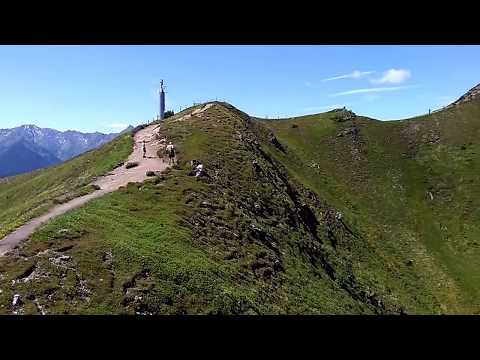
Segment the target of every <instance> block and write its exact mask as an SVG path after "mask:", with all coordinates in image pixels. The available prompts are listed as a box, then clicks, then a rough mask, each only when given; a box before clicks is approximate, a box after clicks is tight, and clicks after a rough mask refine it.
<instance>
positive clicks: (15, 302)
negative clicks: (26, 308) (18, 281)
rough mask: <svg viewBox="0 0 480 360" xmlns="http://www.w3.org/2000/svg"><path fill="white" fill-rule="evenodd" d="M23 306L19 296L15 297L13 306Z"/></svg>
mask: <svg viewBox="0 0 480 360" xmlns="http://www.w3.org/2000/svg"><path fill="white" fill-rule="evenodd" d="M22 304H23V301H22V299H21V298H20V295H19V294H15V295H13V300H12V306H20V305H22Z"/></svg>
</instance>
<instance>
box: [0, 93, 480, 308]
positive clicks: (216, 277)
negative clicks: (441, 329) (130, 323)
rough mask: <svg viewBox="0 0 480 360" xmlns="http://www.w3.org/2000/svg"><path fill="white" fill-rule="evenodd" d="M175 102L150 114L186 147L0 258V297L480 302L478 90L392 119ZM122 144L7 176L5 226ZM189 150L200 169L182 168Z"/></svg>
mask: <svg viewBox="0 0 480 360" xmlns="http://www.w3.org/2000/svg"><path fill="white" fill-rule="evenodd" d="M191 110H192V109H189V110H187V112H188V111H191ZM180 115H181V114H179V115H177V116H174V117H172V118H169V119H168V120H166V121H164V122H163V123H162V124H161V131H162V132H163V133H164V134H166V135H167V136H168V137H169V138H170V139H172V140H173V141H174V142H175V143H176V145H177V148H178V153H179V160H180V162H179V165H176V166H175V167H173V168H171V169H170V170H168V171H167V172H165V173H164V174H163V175H161V176H159V177H156V178H153V179H151V180H149V181H147V182H145V183H143V184H130V185H129V186H127V187H125V188H122V189H120V190H119V191H116V192H114V193H111V194H108V195H106V196H104V197H101V198H98V199H96V200H93V201H91V202H90V203H88V204H87V205H86V206H84V207H82V208H79V209H77V210H74V211H72V212H70V213H68V214H66V215H64V216H61V217H59V218H57V219H55V220H53V221H51V222H49V223H48V224H46V225H45V226H43V227H42V228H41V229H40V230H39V231H38V232H37V233H35V234H34V235H33V236H32V238H31V239H30V240H29V241H26V242H25V243H24V244H23V245H22V246H21V248H20V249H19V250H18V251H16V253H14V254H13V255H11V256H7V257H3V258H0V289H1V290H2V291H1V292H0V313H12V309H11V301H12V298H13V295H14V294H20V295H21V299H22V301H23V305H22V308H21V311H20V313H41V312H46V313H49V314H50V313H59V314H63V313H81V314H91V313H95V314H108V313H115V314H123V313H126V314H134V313H141V314H324V313H327V314H382V313H387V314H400V313H408V314H414V313H432V314H440V313H476V312H478V310H479V306H478V305H479V304H477V300H476V299H478V298H479V297H478V291H479V288H480V287H479V285H477V284H479V282H478V281H476V280H477V279H476V277H477V274H479V273H480V272H479V271H478V270H480V269H479V267H478V265H480V264H479V260H478V259H480V257H479V256H478V253H477V252H478V249H479V247H478V245H479V244H478V243H477V239H478V238H479V237H478V235H479V232H480V229H479V226H480V221H479V220H480V219H479V216H480V212H479V210H478V209H479V207H478V201H480V200H478V199H479V197H478V196H476V195H477V194H478V193H479V190H480V189H479V184H478V181H476V179H477V177H478V176H477V177H475V174H478V170H479V166H480V164H479V161H480V158H479V156H478V150H480V149H477V147H479V146H480V145H478V141H475V138H476V137H478V135H480V134H479V131H480V102H478V101H470V102H467V103H462V104H459V105H457V106H455V107H452V108H450V109H447V110H445V111H442V112H438V113H434V114H432V115H431V116H425V117H419V118H415V119H409V120H404V121H392V122H380V121H375V120H372V119H367V118H363V117H357V116H356V115H354V114H353V113H350V112H348V111H332V112H328V113H324V114H318V115H311V116H305V117H300V118H293V119H283V120H275V121H272V120H270V121H269V120H261V119H252V118H250V117H249V116H248V115H247V114H245V113H242V112H241V111H239V110H237V109H235V108H234V107H232V106H231V105H229V104H226V103H216V104H215V106H213V107H211V108H209V109H208V110H206V112H205V113H204V115H203V116H202V117H196V116H193V117H191V118H188V119H186V120H182V121H176V120H177V119H178V118H179V116H180ZM130 149H131V137H130V136H125V137H123V138H121V139H118V140H116V141H114V142H112V143H110V144H107V145H106V146H104V147H103V148H101V149H99V150H96V152H92V153H88V154H86V155H82V156H80V157H78V158H76V159H74V160H72V161H69V162H66V163H64V164H63V165H60V166H58V167H55V168H51V169H47V170H43V171H40V172H35V173H32V174H28V175H24V176H20V177H17V178H14V179H13V180H12V181H10V182H8V183H1V184H0V200H1V202H2V204H3V203H4V201H5V202H8V201H10V202H11V204H12V205H11V206H8V207H2V208H1V209H0V225H1V231H0V237H1V236H2V232H3V235H4V234H6V233H8V232H10V231H11V230H12V229H14V228H16V227H18V226H19V225H20V224H21V223H22V222H24V221H26V220H27V219H28V218H31V217H32V216H34V214H38V213H41V212H44V211H45V210H46V208H48V207H49V206H50V205H49V203H48V202H47V203H45V202H44V199H48V200H49V201H50V204H52V203H53V202H54V201H55V200H54V199H57V198H58V197H61V196H66V194H69V193H70V194H72V196H75V194H79V193H81V192H82V191H89V190H88V187H85V185H86V184H88V183H89V181H90V180H91V178H92V176H94V175H99V174H101V173H104V172H106V171H108V170H109V169H110V168H112V167H113V166H114V165H115V164H116V163H118V162H120V161H123V159H124V158H125V157H126V156H127V155H128V153H129V151H130ZM87 160H88V161H87ZM192 160H198V161H200V162H201V163H203V164H204V165H205V169H206V172H207V174H208V177H205V178H196V177H195V176H192V172H191V170H192V167H191V164H190V161H192ZM79 164H82V166H81V167H80V168H81V169H82V170H79V169H78V168H79ZM62 169H63V170H62ZM79 174H83V178H82V177H80V176H79ZM85 174H87V175H85ZM79 179H81V180H79ZM66 184H69V185H66ZM19 193H22V194H23V193H25V194H24V195H22V196H23V198H22V197H20V198H17V196H18V195H15V196H13V195H14V194H19ZM57 201H58V200H57ZM39 204H44V205H43V207H39ZM27 211H28V212H27ZM20 214H27V215H23V218H22V219H21V220H16V219H18V216H19V215H20ZM14 221H17V222H16V223H12V222H14Z"/></svg>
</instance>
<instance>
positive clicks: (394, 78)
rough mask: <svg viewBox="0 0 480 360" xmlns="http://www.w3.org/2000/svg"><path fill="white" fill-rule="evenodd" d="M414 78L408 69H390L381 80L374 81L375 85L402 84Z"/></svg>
mask: <svg viewBox="0 0 480 360" xmlns="http://www.w3.org/2000/svg"><path fill="white" fill-rule="evenodd" d="M411 76H412V74H411V72H410V70H407V69H390V70H387V71H385V72H384V73H383V74H382V76H381V77H380V78H379V79H373V80H371V82H372V83H373V84H400V83H403V82H405V81H406V80H408V79H409V78H410V77H411Z"/></svg>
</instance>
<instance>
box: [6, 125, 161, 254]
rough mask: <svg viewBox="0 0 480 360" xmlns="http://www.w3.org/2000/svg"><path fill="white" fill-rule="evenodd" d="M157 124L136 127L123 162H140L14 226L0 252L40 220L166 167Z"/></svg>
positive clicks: (109, 175)
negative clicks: (89, 190) (126, 156)
mask: <svg viewBox="0 0 480 360" xmlns="http://www.w3.org/2000/svg"><path fill="white" fill-rule="evenodd" d="M157 128H158V125H156V124H153V125H150V126H147V127H146V128H144V129H142V130H140V131H138V132H137V133H136V134H135V136H134V145H133V152H132V153H131V154H130V156H129V157H128V160H127V161H126V162H125V164H127V163H128V162H137V163H138V164H139V165H138V166H136V167H132V168H130V169H127V168H126V167H125V165H122V166H120V167H118V168H116V169H114V170H113V171H112V172H110V173H108V174H106V175H104V176H101V177H99V178H98V179H97V180H96V181H94V182H93V183H92V184H94V185H97V186H99V187H100V190H96V191H94V192H92V193H90V194H88V195H84V196H81V197H78V198H75V199H73V200H70V201H69V202H66V203H64V204H61V205H58V206H55V207H54V208H52V209H50V210H49V211H48V212H47V213H46V214H44V215H41V216H39V217H37V218H34V219H32V220H30V221H29V222H28V223H26V224H25V225H22V226H20V227H19V228H18V229H17V230H15V231H13V232H12V233H10V234H9V235H7V236H5V237H4V238H3V239H2V240H0V256H2V255H5V254H6V253H8V252H9V251H11V250H13V249H14V248H15V247H16V246H17V245H18V244H19V243H20V242H22V241H23V240H26V239H28V238H29V237H30V235H32V234H33V233H34V232H35V230H37V229H38V228H39V227H40V226H41V225H42V224H44V223H46V222H47V221H48V220H51V219H53V218H55V217H57V216H60V215H63V214H65V213H66V212H67V211H70V210H72V209H75V208H78V207H80V206H82V205H84V204H85V203H87V202H88V201H90V200H92V199H95V198H98V197H100V196H102V195H105V194H107V193H109V192H113V191H115V190H118V189H119V188H120V187H122V186H125V185H127V184H128V183H129V182H143V181H144V180H145V179H147V178H148V176H147V175H146V173H147V171H154V172H161V171H163V170H165V169H166V168H167V167H168V163H167V162H164V161H163V160H162V159H161V158H159V157H158V155H157V152H158V150H161V149H163V147H164V144H165V141H166V140H165V139H161V138H160V135H159V134H158V132H156V131H155V130H156V129H157ZM144 141H145V147H146V158H143V142H144Z"/></svg>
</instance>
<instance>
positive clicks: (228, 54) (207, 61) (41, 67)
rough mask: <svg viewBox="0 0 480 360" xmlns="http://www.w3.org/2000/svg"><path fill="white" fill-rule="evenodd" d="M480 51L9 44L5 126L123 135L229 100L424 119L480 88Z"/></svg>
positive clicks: (1, 55) (256, 110)
mask: <svg viewBox="0 0 480 360" xmlns="http://www.w3.org/2000/svg"><path fill="white" fill-rule="evenodd" d="M479 64H480V46H364V45H357V46H264V45H261V46H260V45H257V46H0V128H9V127H14V126H18V125H22V124H36V125H38V126H41V127H51V128H56V129H59V130H66V129H75V130H80V131H101V132H116V131H118V130H119V129H120V128H122V127H123V126H124V125H126V124H132V125H136V124H140V123H143V122H145V121H148V120H149V119H152V118H153V117H154V116H155V115H156V113H157V112H158V110H157V109H158V96H157V95H156V89H158V86H159V81H160V79H164V80H165V82H166V85H167V96H166V98H167V109H172V110H174V111H175V112H178V111H179V109H180V107H182V106H183V107H185V106H189V105H192V103H193V102H202V101H207V100H215V99H218V100H226V101H228V102H230V103H232V104H233V105H234V106H236V107H238V108H239V109H241V110H243V111H245V112H247V113H249V114H251V115H255V116H261V117H264V116H268V117H287V116H296V115H304V114H310V113H317V112H324V111H327V110H329V109H330V108H332V107H339V106H347V108H349V109H351V110H353V111H354V112H356V113H358V114H361V115H366V116H371V117H374V118H378V119H381V120H392V119H401V118H407V117H412V116H416V115H420V114H423V113H426V112H428V109H429V108H431V109H432V110H433V109H436V108H439V107H441V106H444V105H446V104H448V103H450V102H452V101H454V100H455V99H456V98H458V97H459V96H461V95H462V94H463V93H465V92H466V91H467V90H469V89H470V88H471V87H473V86H475V85H476V84H478V83H480V66H479Z"/></svg>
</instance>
